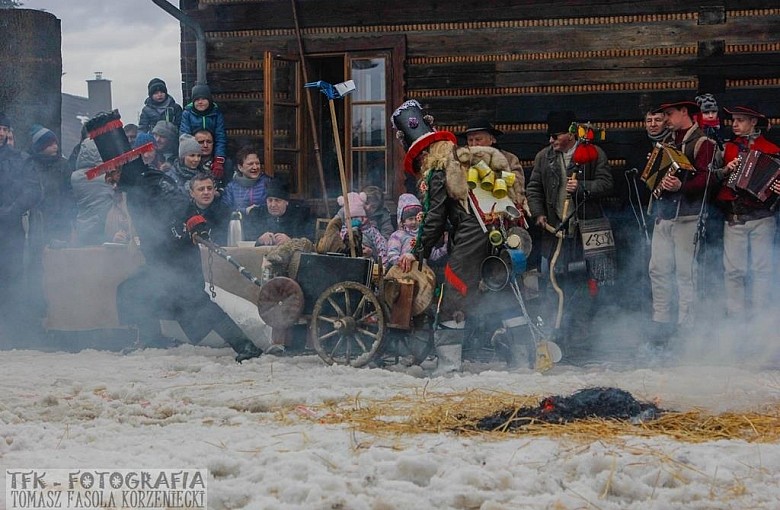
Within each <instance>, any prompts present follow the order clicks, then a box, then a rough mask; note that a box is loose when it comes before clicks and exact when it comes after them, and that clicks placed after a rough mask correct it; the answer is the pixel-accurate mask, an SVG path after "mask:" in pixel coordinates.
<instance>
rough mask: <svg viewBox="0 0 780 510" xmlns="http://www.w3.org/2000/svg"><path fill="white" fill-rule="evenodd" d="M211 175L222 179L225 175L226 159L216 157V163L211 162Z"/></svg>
mask: <svg viewBox="0 0 780 510" xmlns="http://www.w3.org/2000/svg"><path fill="white" fill-rule="evenodd" d="M211 175H213V176H214V177H215V178H217V179H222V177H223V176H224V175H225V158H223V157H222V156H215V157H214V161H212V162H211Z"/></svg>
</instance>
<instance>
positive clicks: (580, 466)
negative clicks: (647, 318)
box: [0, 345, 780, 510]
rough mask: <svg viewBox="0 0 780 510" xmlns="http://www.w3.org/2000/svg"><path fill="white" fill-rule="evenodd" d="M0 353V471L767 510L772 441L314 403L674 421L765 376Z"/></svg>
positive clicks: (285, 505)
mask: <svg viewBox="0 0 780 510" xmlns="http://www.w3.org/2000/svg"><path fill="white" fill-rule="evenodd" d="M2 360H3V361H2V367H3V370H2V374H1V375H0V394H1V395H2V399H0V463H1V464H2V466H3V467H4V468H25V467H26V468H36V467H37V468H43V467H46V468H68V469H71V468H98V467H99V468H106V467H110V468H205V469H208V470H209V473H210V477H209V480H208V489H209V508H211V509H228V508H254V509H298V508H300V509H355V510H358V509H371V510H384V509H445V508H447V509H449V508H454V509H484V510H489V509H517V508H533V509H537V508H538V509H575V508H594V509H595V508H598V509H629V508H635V509H671V508H680V509H719V508H723V509H726V508H734V509H736V508H739V509H746V508H767V509H771V508H780V485H779V482H778V476H777V473H778V472H780V445H779V444H750V443H747V442H744V441H733V440H728V441H712V442H706V443H702V444H693V443H686V442H680V441H676V440H673V439H670V438H669V437H664V436H654V437H650V438H640V437H614V438H608V439H604V440H599V441H594V442H583V441H581V440H577V439H575V438H571V439H566V438H564V439H557V438H545V437H523V435H522V434H517V435H515V436H513V437H511V438H508V439H497V438H495V437H492V436H491V435H489V434H486V435H476V436H465V435H458V434H456V433H451V432H443V433H439V434H418V435H400V436H387V435H372V434H368V433H365V432H361V431H358V430H354V428H352V427H350V426H349V425H347V424H335V425H333V424H323V423H321V422H320V421H319V420H317V419H316V416H317V415H318V413H320V412H321V411H320V407H319V406H320V405H322V404H323V403H327V402H343V401H345V400H346V401H350V400H351V401H354V402H361V401H364V402H369V401H371V400H374V399H387V398H390V397H396V396H398V395H409V396H410V397H411V396H413V395H419V394H420V393H421V392H422V391H423V390H424V391H425V392H427V393H428V394H433V393H452V392H458V393H460V392H463V391H464V390H469V389H485V390H489V391H500V392H510V393H515V394H519V395H547V394H569V393H572V392H574V391H575V390H577V389H580V388H584V387H591V386H615V387H619V388H622V389H624V390H627V391H629V392H631V393H632V394H633V395H634V396H635V397H637V398H639V399H642V400H657V401H658V402H660V404H661V405H662V406H663V407H666V408H673V409H677V410H687V409H691V408H694V407H701V408H704V409H708V410H711V411H713V412H721V411H724V410H742V411H745V410H751V409H753V410H757V409H761V408H763V407H764V406H766V405H767V404H776V403H777V402H778V400H780V373H779V372H778V371H776V370H755V369H750V368H740V367H728V366H699V367H693V366H680V365H675V366H667V367H663V368H654V369H641V368H639V369H638V368H634V369H625V370H618V369H615V368H610V367H608V366H601V367H594V368H576V367H570V366H565V365H560V366H557V367H555V368H554V369H553V370H552V371H550V372H548V373H546V374H544V375H542V374H538V373H534V372H532V371H530V370H528V369H518V370H513V371H506V370H504V369H503V367H485V366H471V367H470V368H471V370H468V369H467V370H466V371H464V373H462V374H458V375H455V376H452V377H445V378H433V379H430V378H429V377H427V376H426V374H425V373H424V372H423V371H422V370H419V369H410V370H407V371H402V372H398V371H391V370H384V369H367V368H363V369H353V368H348V367H343V366H326V365H324V364H323V362H322V361H321V360H320V359H319V358H318V357H316V356H298V357H273V356H265V357H261V358H259V359H255V360H250V361H247V362H245V363H243V364H242V365H237V364H236V363H234V362H233V356H232V352H231V351H230V349H227V348H210V347H203V346H192V345H184V346H180V347H177V348H175V349H170V350H154V349H151V350H144V351H136V352H132V353H130V354H127V355H120V354H116V353H111V352H101V351H83V352H81V353H77V354H72V353H44V352H35V351H24V350H16V351H6V352H2ZM477 369H479V370H477ZM312 416H314V419H313V418H312Z"/></svg>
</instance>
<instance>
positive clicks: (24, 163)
mask: <svg viewBox="0 0 780 510" xmlns="http://www.w3.org/2000/svg"><path fill="white" fill-rule="evenodd" d="M10 130H11V121H10V120H9V118H8V117H7V116H6V114H5V113H3V112H0V182H2V183H3V186H2V189H0V232H1V233H2V235H0V253H2V254H3V263H2V264H0V289H2V291H0V337H3V336H6V335H9V334H10V335H14V334H18V333H21V332H22V329H21V328H23V326H24V325H23V324H19V323H18V322H19V321H18V320H14V319H18V318H19V314H18V313H17V312H18V310H19V309H20V308H21V305H22V300H21V299H20V297H19V292H20V289H19V284H20V283H21V282H20V276H21V274H22V261H23V253H24V229H23V228H22V216H23V215H24V213H25V212H27V211H28V210H29V209H30V208H31V207H33V206H34V205H35V204H37V203H38V201H39V200H40V199H41V185H40V181H39V180H38V175H37V174H36V172H35V171H34V170H33V169H32V167H31V164H30V161H29V157H28V156H27V155H25V154H22V153H20V152H19V151H18V150H16V149H14V148H13V147H11V146H9V145H8V143H7V141H8V133H9V132H10ZM12 321H13V322H14V324H13V326H18V327H19V328H20V329H19V330H16V329H14V331H9V329H10V327H11V326H12V324H11V322H12Z"/></svg>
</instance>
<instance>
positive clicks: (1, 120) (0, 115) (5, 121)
mask: <svg viewBox="0 0 780 510" xmlns="http://www.w3.org/2000/svg"><path fill="white" fill-rule="evenodd" d="M0 126H5V127H8V128H9V127H11V119H9V118H8V115H6V114H5V112H0Z"/></svg>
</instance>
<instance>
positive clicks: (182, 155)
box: [165, 135, 200, 198]
mask: <svg viewBox="0 0 780 510" xmlns="http://www.w3.org/2000/svg"><path fill="white" fill-rule="evenodd" d="M199 172H200V145H198V142H196V141H195V138H193V137H192V136H191V135H181V137H180V138H179V159H177V160H176V162H175V163H174V165H173V167H172V168H171V169H170V170H168V171H167V172H165V175H167V176H168V177H170V178H171V179H173V181H174V182H175V183H176V188H177V189H178V191H179V192H180V193H182V194H183V195H184V196H186V197H187V198H189V197H190V180H192V178H193V177H195V175H197V174H198V173H199Z"/></svg>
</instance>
